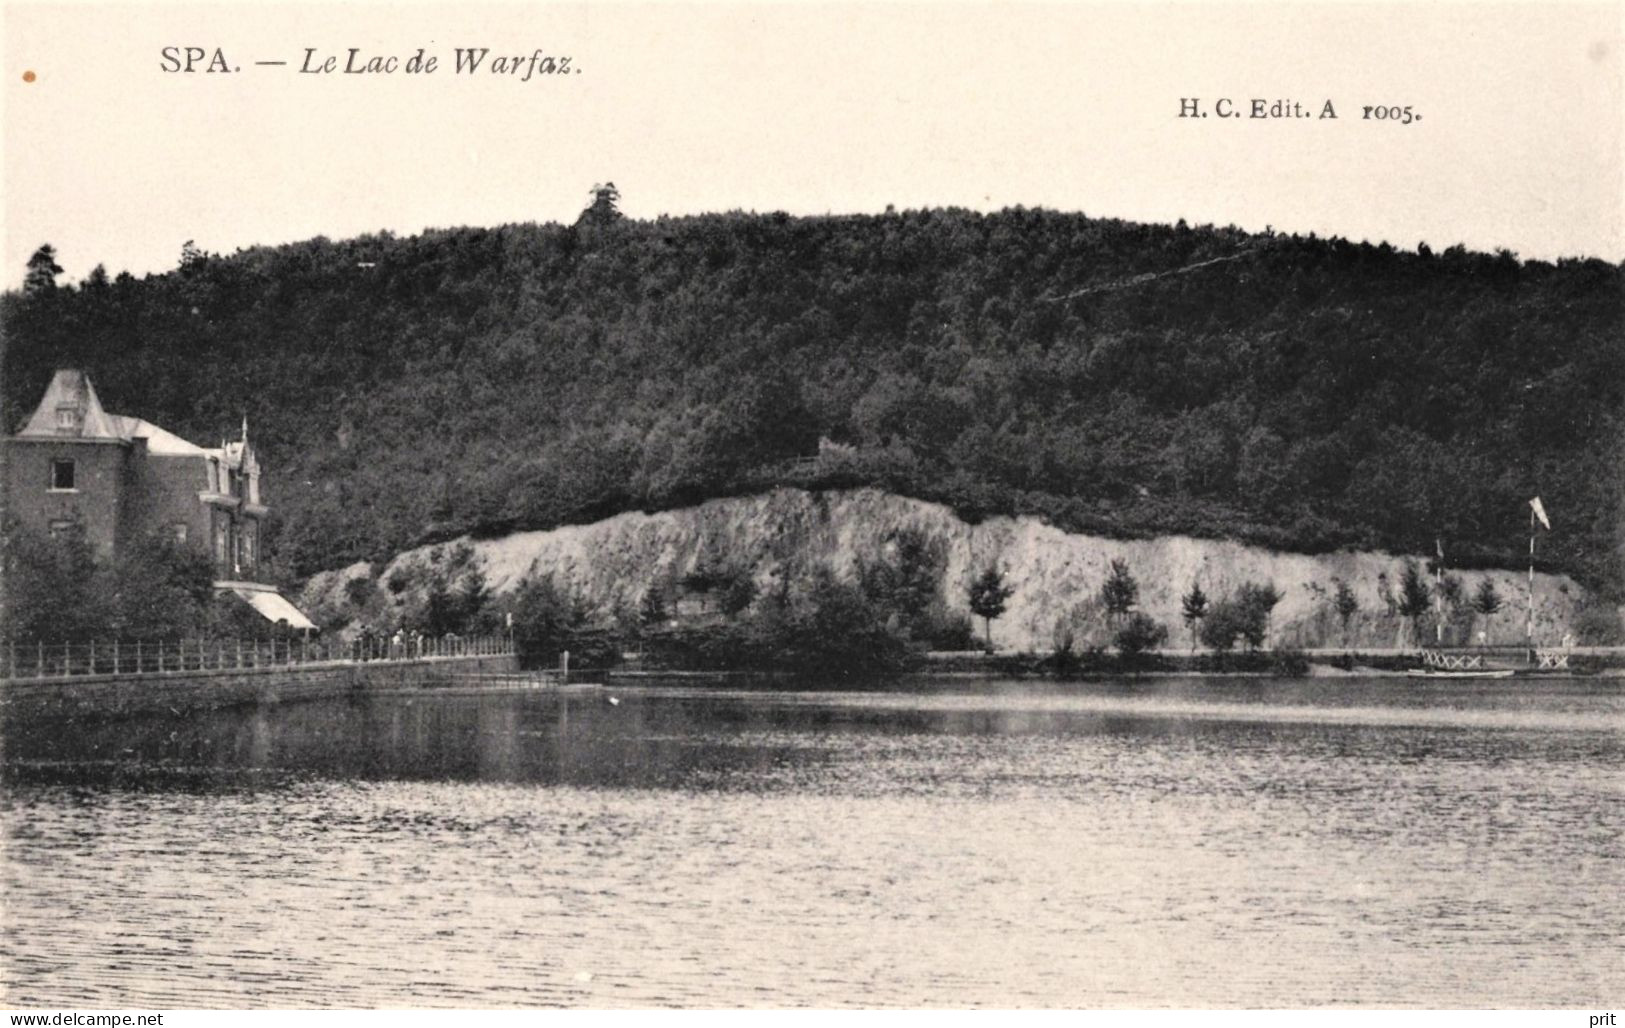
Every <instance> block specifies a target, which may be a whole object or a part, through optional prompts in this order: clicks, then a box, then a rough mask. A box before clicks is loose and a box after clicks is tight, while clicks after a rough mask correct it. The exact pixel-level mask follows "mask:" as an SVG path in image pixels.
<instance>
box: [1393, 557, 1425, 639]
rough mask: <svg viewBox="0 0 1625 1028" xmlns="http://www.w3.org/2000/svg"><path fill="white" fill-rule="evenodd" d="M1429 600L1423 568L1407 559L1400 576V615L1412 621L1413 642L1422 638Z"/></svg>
mask: <svg viewBox="0 0 1625 1028" xmlns="http://www.w3.org/2000/svg"><path fill="white" fill-rule="evenodd" d="M1429 602H1430V598H1429V596H1428V587H1427V583H1426V582H1424V581H1423V580H1422V572H1421V570H1419V569H1418V568H1417V566H1416V563H1415V562H1414V561H1409V560H1407V561H1406V562H1405V570H1404V572H1403V573H1402V574H1401V575H1400V578H1399V616H1400V617H1402V618H1406V619H1408V620H1409V621H1410V623H1411V641H1412V642H1413V643H1415V642H1419V641H1420V640H1421V638H1422V632H1421V627H1420V621H1421V618H1422V615H1424V614H1426V613H1427V612H1428V605H1429Z"/></svg>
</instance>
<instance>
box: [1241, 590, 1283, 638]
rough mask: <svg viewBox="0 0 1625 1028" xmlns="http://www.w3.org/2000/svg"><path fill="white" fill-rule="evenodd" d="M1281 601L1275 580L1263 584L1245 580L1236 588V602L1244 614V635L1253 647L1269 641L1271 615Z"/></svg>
mask: <svg viewBox="0 0 1625 1028" xmlns="http://www.w3.org/2000/svg"><path fill="white" fill-rule="evenodd" d="M1280 602H1281V593H1280V592H1279V590H1277V589H1276V588H1275V583H1273V582H1265V583H1264V584H1263V585H1257V584H1255V583H1253V582H1243V583H1242V585H1241V588H1240V589H1237V590H1236V604H1237V606H1238V608H1239V609H1240V611H1241V614H1242V635H1244V636H1246V638H1247V643H1248V645H1249V646H1251V647H1252V648H1253V649H1255V650H1256V649H1258V648H1259V647H1261V646H1264V645H1265V644H1266V643H1268V642H1269V635H1270V616H1271V613H1272V612H1273V611H1274V610H1275V605H1276V604H1277V603H1280Z"/></svg>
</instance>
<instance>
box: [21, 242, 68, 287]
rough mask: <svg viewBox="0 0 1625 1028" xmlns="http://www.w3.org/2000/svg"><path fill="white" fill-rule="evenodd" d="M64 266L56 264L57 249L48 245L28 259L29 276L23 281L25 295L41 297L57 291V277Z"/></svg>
mask: <svg viewBox="0 0 1625 1028" xmlns="http://www.w3.org/2000/svg"><path fill="white" fill-rule="evenodd" d="M60 274H62V266H61V265H60V264H58V263H57V262H56V247H54V246H52V245H51V244H50V243H46V244H45V245H44V246H41V247H40V248H39V249H38V250H35V251H34V256H32V257H30V258H28V274H27V276H26V277H24V279H23V294H24V295H26V296H39V295H41V294H45V293H53V292H55V291H56V277H57V276H58V275H60Z"/></svg>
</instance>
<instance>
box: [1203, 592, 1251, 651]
mask: <svg viewBox="0 0 1625 1028" xmlns="http://www.w3.org/2000/svg"><path fill="white" fill-rule="evenodd" d="M1244 622H1245V615H1244V614H1243V612H1242V610H1241V608H1240V606H1239V605H1238V604H1237V603H1236V602H1235V600H1233V599H1229V598H1226V599H1223V600H1220V601H1219V602H1217V603H1215V604H1214V605H1213V608H1212V610H1210V611H1209V612H1208V615H1207V617H1206V618H1205V619H1204V620H1203V621H1202V644H1203V645H1204V646H1206V647H1207V648H1208V649H1210V650H1213V651H1214V652H1216V653H1226V652H1228V651H1229V650H1230V649H1232V648H1233V647H1234V646H1235V645H1236V638H1237V636H1239V635H1241V634H1242V629H1243V627H1244Z"/></svg>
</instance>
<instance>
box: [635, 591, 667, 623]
mask: <svg viewBox="0 0 1625 1028" xmlns="http://www.w3.org/2000/svg"><path fill="white" fill-rule="evenodd" d="M670 617H671V615H670V613H669V612H668V609H667V603H666V590H665V589H664V588H663V587H662V586H661V585H660V583H659V582H654V583H651V584H650V586H649V589H648V591H647V592H645V593H644V594H643V600H642V601H641V602H640V603H639V604H638V623H639V624H640V625H642V626H643V629H644V630H645V631H647V630H649V629H651V628H654V627H655V626H656V625H659V624H660V623H661V622H663V621H666V620H668V619H669V618H670Z"/></svg>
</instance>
